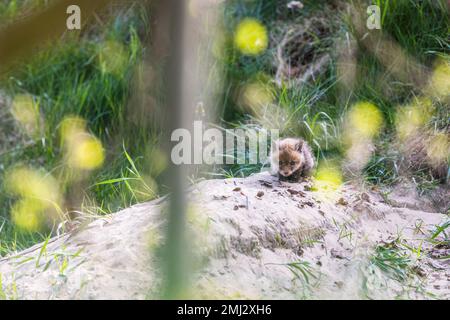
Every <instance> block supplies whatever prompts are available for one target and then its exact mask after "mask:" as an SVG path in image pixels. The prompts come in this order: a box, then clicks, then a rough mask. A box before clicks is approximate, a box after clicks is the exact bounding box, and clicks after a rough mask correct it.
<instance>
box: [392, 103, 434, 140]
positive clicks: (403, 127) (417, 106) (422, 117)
mask: <svg viewBox="0 0 450 320" xmlns="http://www.w3.org/2000/svg"><path fill="white" fill-rule="evenodd" d="M432 115H433V104H432V102H431V100H430V99H428V98H419V99H416V101H415V102H414V103H413V104H412V105H409V106H405V107H402V108H401V109H399V111H398V112H397V114H396V121H395V122H396V130H397V134H398V137H399V138H400V139H405V138H407V137H408V136H410V135H411V134H413V133H415V132H416V131H417V130H418V129H420V128H421V127H423V126H424V125H425V124H426V123H427V122H428V121H429V120H430V118H431V116H432Z"/></svg>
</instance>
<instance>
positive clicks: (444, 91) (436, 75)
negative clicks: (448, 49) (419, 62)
mask: <svg viewBox="0 0 450 320" xmlns="http://www.w3.org/2000/svg"><path fill="white" fill-rule="evenodd" d="M429 90H430V93H431V94H432V95H433V96H435V97H438V98H445V97H448V96H449V95H450V62H449V61H445V60H443V59H442V60H440V61H439V63H438V64H437V66H436V68H435V69H434V72H433V75H432V77H431V83H430V88H429Z"/></svg>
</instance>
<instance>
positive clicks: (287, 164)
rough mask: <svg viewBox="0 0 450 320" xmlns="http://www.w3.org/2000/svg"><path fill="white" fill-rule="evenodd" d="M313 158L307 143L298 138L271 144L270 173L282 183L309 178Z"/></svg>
mask: <svg viewBox="0 0 450 320" xmlns="http://www.w3.org/2000/svg"><path fill="white" fill-rule="evenodd" d="M314 164H315V161H314V156H313V154H312V151H311V148H310V147H309V145H308V143H307V142H306V141H304V140H303V139H300V138H286V139H282V140H277V141H275V142H274V143H273V144H272V151H271V171H272V174H278V177H279V179H280V180H282V181H290V182H298V181H300V180H301V179H302V178H306V177H310V176H311V175H312V171H313V169H314Z"/></svg>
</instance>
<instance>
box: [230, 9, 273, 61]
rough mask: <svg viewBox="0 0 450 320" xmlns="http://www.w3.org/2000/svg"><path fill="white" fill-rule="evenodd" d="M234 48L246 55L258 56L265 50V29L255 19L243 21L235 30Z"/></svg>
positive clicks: (266, 43)
mask: <svg viewBox="0 0 450 320" xmlns="http://www.w3.org/2000/svg"><path fill="white" fill-rule="evenodd" d="M234 43H235V46H236V47H237V48H238V49H239V50H240V51H241V52H242V53H243V54H246V55H258V54H260V53H262V52H263V51H264V50H266V49H267V45H268V43H269V39H268V36H267V30H266V27H264V26H263V25H262V24H261V23H260V22H259V21H258V20H256V19H250V18H247V19H244V20H243V21H241V22H240V23H239V25H238V26H237V28H236V33H235V38H234Z"/></svg>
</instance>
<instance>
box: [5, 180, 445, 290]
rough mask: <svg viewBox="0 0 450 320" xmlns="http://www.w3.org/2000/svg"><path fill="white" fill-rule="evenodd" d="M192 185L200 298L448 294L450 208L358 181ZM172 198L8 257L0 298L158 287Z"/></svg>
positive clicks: (190, 217) (195, 278)
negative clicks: (328, 185)
mask: <svg viewBox="0 0 450 320" xmlns="http://www.w3.org/2000/svg"><path fill="white" fill-rule="evenodd" d="M190 192H191V196H190V198H191V199H192V205H191V206H190V208H189V214H188V220H189V226H190V230H191V232H193V234H195V235H196V236H195V237H194V238H193V241H192V243H191V246H192V247H193V252H195V254H194V255H193V256H194V257H195V259H194V260H195V261H196V265H195V267H196V269H195V270H196V271H195V272H194V274H193V277H192V279H191V280H192V294H193V297H195V298H255V299H259V298H269V299H271V298H281V299H284V298H286V299H298V298H326V299H327V298H335V299H343V298H344V299H353V298H354V299H365V298H422V299H423V298H443V299H448V298H450V288H449V286H450V285H449V283H450V281H449V280H450V263H449V260H448V255H449V251H450V250H449V248H448V242H442V241H443V240H444V238H443V237H444V233H439V234H437V233H436V232H435V231H436V230H437V229H436V226H437V225H442V224H443V223H444V222H445V221H448V217H446V216H445V215H444V214H440V213H432V212H424V211H420V210H418V209H412V208H413V206H408V203H407V202H408V199H407V198H402V199H400V200H398V201H394V200H395V199H387V198H386V197H381V196H380V195H378V194H376V193H374V192H370V191H367V190H366V191H361V190H357V189H356V188H354V187H352V186H345V187H343V188H342V190H340V192H339V193H338V194H333V196H332V197H331V196H330V195H329V194H328V195H327V194H325V195H324V194H321V193H318V192H316V191H312V190H311V188H310V184H309V183H308V182H305V183H299V184H290V183H280V182H279V181H277V179H276V178H274V177H272V176H270V175H268V174H264V173H263V174H258V175H254V176H252V177H249V178H246V179H227V180H209V181H203V182H201V183H199V184H197V185H196V186H194V188H193V189H192V190H191V191H190ZM391 200H392V201H391ZM392 203H395V206H392ZM164 205H165V201H164V200H158V201H154V202H150V203H145V204H141V205H137V206H134V207H131V208H129V209H126V210H123V211H121V212H118V213H116V214H114V215H111V216H109V217H105V218H101V219H98V220H96V221H93V222H91V223H90V224H88V225H86V226H84V227H81V228H80V229H79V230H77V231H75V232H73V233H71V234H65V235H63V236H61V237H59V238H53V239H51V240H50V241H48V243H47V244H44V246H43V245H42V244H41V245H38V246H35V247H33V248H30V249H29V250H26V251H25V252H22V253H20V254H18V255H16V256H11V257H7V258H5V259H3V260H0V275H1V280H2V281H1V282H0V283H1V288H0V289H1V290H0V298H1V297H2V295H3V297H6V298H19V299H36V298H38V299H144V298H153V297H156V294H157V292H158V285H159V284H160V281H159V280H158V279H160V278H161V277H160V270H159V266H158V263H157V259H156V257H157V254H155V252H157V251H158V250H157V249H158V248H159V246H160V245H161V234H163V232H162V231H163V230H162V228H163V225H164V212H165V210H164ZM433 234H434V235H435V237H434V238H433Z"/></svg>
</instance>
